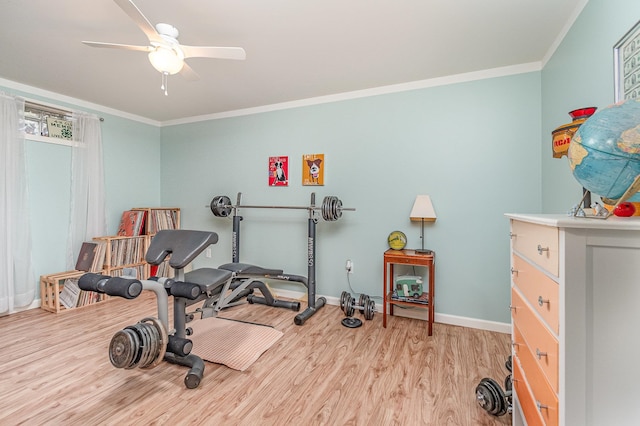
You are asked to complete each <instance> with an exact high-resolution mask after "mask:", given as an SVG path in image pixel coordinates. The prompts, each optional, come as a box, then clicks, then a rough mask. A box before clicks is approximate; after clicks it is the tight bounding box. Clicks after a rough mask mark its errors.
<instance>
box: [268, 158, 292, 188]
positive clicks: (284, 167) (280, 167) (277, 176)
mask: <svg viewBox="0 0 640 426" xmlns="http://www.w3.org/2000/svg"><path fill="white" fill-rule="evenodd" d="M269 186H289V157H286V156H285V157H282V156H280V157H269Z"/></svg>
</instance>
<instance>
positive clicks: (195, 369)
mask: <svg viewBox="0 0 640 426" xmlns="http://www.w3.org/2000/svg"><path fill="white" fill-rule="evenodd" d="M217 241H218V235H217V234H216V233H215V232H205V231H192V230H163V231H160V232H158V233H157V234H156V235H155V236H154V237H153V239H152V240H151V244H150V245H149V248H148V250H147V253H146V255H145V260H146V261H147V262H148V263H149V264H151V265H159V264H160V263H162V262H164V261H165V259H167V257H169V259H168V262H169V266H171V267H172V268H173V270H174V272H175V277H174V278H166V277H152V278H150V279H148V280H139V279H136V278H131V277H111V276H108V275H101V274H94V273H87V274H84V275H83V276H82V277H80V280H79V283H78V284H79V287H80V288H81V289H82V290H88V291H95V292H98V293H105V294H108V295H111V296H119V297H124V298H126V299H134V298H136V297H138V296H139V295H140V293H141V292H142V290H150V291H153V292H154V293H155V295H156V298H157V308H158V319H156V318H144V319H142V320H141V321H140V322H138V323H137V324H134V325H132V326H129V327H126V328H125V329H124V330H121V331H118V332H117V333H116V334H115V335H114V336H113V338H112V340H111V344H110V346H109V358H110V360H111V363H112V364H113V365H114V366H115V367H117V368H134V367H136V366H138V367H141V368H152V367H155V366H156V365H158V364H159V363H160V361H161V360H162V359H164V360H166V361H168V362H171V363H174V364H179V365H183V366H186V367H189V368H190V370H189V372H188V373H187V375H186V377H185V379H184V382H185V385H186V387H187V388H189V389H193V388H196V387H198V385H199V384H200V381H201V379H202V376H203V374H204V362H203V361H202V359H201V358H200V357H198V356H196V355H194V354H191V350H192V347H193V343H192V342H191V340H190V339H188V338H187V336H188V335H190V334H191V329H190V328H188V327H187V323H188V322H189V321H191V320H193V319H194V318H195V315H196V314H197V313H199V314H200V315H201V317H202V318H206V317H212V316H216V315H217V313H218V312H219V311H220V310H222V309H224V308H227V307H230V306H234V305H237V304H239V303H243V301H242V300H241V299H243V298H244V297H246V296H251V295H253V294H252V293H253V290H254V289H255V288H258V289H259V290H260V292H261V293H262V295H263V297H261V298H257V297H256V298H254V299H258V300H257V301H256V300H254V301H253V303H264V304H267V305H269V306H276V307H284V308H288V309H293V310H299V309H300V304H299V302H287V301H278V300H275V299H274V298H273V296H272V294H271V292H270V291H269V289H268V287H267V286H266V285H265V284H264V283H262V282H261V281H259V280H257V279H252V278H245V277H244V276H243V275H242V273H241V271H242V270H241V269H238V268H236V269H235V270H234V269H233V268H228V269H223V268H198V269H195V270H193V271H190V272H187V273H185V272H184V268H185V267H186V266H187V265H189V264H190V263H191V262H192V261H193V260H194V259H195V258H196V257H197V256H198V255H199V254H200V253H202V252H203V251H204V250H205V249H206V248H207V247H209V246H210V245H212V244H215V243H217ZM254 268H257V269H253V271H258V270H260V271H262V272H269V273H273V272H278V271H274V270H266V269H262V268H258V267H254ZM280 272H281V271H280ZM267 275H269V274H267ZM168 296H173V329H169V318H168V317H169V315H168V312H169V302H168ZM201 301H204V303H203V305H202V307H201V308H198V309H196V310H195V311H194V312H191V313H187V307H188V306H191V305H194V304H196V303H198V302H201Z"/></svg>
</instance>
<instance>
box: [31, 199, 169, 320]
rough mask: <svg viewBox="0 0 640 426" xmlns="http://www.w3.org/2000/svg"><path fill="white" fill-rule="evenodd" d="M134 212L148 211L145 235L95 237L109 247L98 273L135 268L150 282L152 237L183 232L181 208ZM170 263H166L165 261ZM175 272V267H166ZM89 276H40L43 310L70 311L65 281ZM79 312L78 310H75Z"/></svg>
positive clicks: (72, 273) (70, 273)
mask: <svg viewBox="0 0 640 426" xmlns="http://www.w3.org/2000/svg"><path fill="white" fill-rule="evenodd" d="M132 210H144V211H146V212H147V214H146V218H145V225H144V234H143V235H139V236H134V237H128V236H119V235H117V236H105V237H95V238H93V240H94V241H103V242H104V243H105V244H106V247H105V251H106V253H105V260H104V265H102V270H101V271H98V272H97V273H101V274H105V275H111V276H114V277H115V276H121V275H122V274H123V273H124V269H125V268H134V269H136V272H137V277H138V278H140V279H147V278H149V276H150V272H151V271H150V269H151V268H150V265H149V264H148V263H147V262H145V260H144V256H145V254H146V252H147V248H148V247H149V243H150V242H151V238H153V236H154V235H155V234H156V233H157V232H158V231H160V230H164V229H180V209H179V208H177V207H136V208H134V209H132ZM165 263H166V262H165ZM164 270H167V271H171V268H168V267H167V268H164ZM84 274H86V272H84V271H66V272H58V273H55V274H49V275H42V276H41V277H40V298H41V302H40V307H41V308H42V309H44V310H45V311H48V312H54V313H60V312H66V311H70V310H72V309H66V308H65V307H64V305H62V304H61V302H60V292H61V291H62V289H63V288H64V282H65V280H66V279H68V278H79V277H81V276H82V275H84ZM95 299H96V300H98V301H97V302H93V303H90V304H87V305H84V306H82V307H85V306H90V305H91V304H95V303H102V302H103V301H106V300H108V296H106V295H104V294H103V295H100V296H96V297H95ZM74 309H78V308H74Z"/></svg>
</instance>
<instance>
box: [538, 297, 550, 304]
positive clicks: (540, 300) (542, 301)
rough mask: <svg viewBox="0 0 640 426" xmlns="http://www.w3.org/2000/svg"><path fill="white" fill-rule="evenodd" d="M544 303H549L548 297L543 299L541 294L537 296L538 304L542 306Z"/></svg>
mask: <svg viewBox="0 0 640 426" xmlns="http://www.w3.org/2000/svg"><path fill="white" fill-rule="evenodd" d="M545 303H546V304H547V305H549V299H547V300H544V299H543V298H542V296H538V305H540V306H542V305H544V304H545Z"/></svg>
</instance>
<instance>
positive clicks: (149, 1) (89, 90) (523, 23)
mask: <svg viewBox="0 0 640 426" xmlns="http://www.w3.org/2000/svg"><path fill="white" fill-rule="evenodd" d="M586 1H588V0H386V1H384V0H226V1H223V0H181V1H178V0H134V2H135V4H136V5H137V6H138V8H139V9H140V10H141V11H142V12H143V13H144V14H145V15H146V17H147V18H148V20H149V21H150V22H151V23H152V24H154V25H155V24H156V23H158V22H164V23H169V24H172V25H174V26H176V27H177V28H178V29H179V30H180V37H179V40H180V42H181V43H183V44H188V45H213V46H238V47H243V48H244V49H245V51H246V53H247V59H246V60H245V61H233V60H218V59H202V58H192V59H189V60H187V62H188V64H189V65H190V66H191V68H193V69H194V70H195V71H196V72H197V73H198V74H199V75H200V77H201V78H200V80H198V81H195V82H192V81H187V80H185V79H184V78H182V77H181V76H180V75H175V76H171V77H169V85H168V87H169V96H164V94H163V92H162V91H161V90H160V84H161V76H160V73H158V72H157V71H156V70H155V69H154V68H153V67H152V66H151V64H150V63H149V61H148V59H147V55H146V54H145V53H144V52H134V51H123V50H115V49H96V48H91V47H88V46H85V45H84V44H82V43H81V41H82V40H91V41H103V42H114V43H122V44H137V45H147V44H148V42H147V38H146V36H145V35H144V33H143V32H142V31H141V30H140V29H139V28H138V27H137V26H136V25H135V24H134V23H133V21H132V20H131V19H130V18H129V17H128V16H127V15H126V14H125V13H124V12H123V11H122V10H121V9H120V8H119V7H118V6H117V4H116V3H114V2H113V0H89V1H88V0H59V1H55V2H54V1H51V0H0V52H1V56H0V78H2V79H5V80H10V81H12V82H16V83H21V84H26V85H29V86H32V87H36V88H39V89H43V90H46V91H50V92H55V93H59V94H62V95H65V96H68V97H72V98H76V99H80V100H83V101H87V102H90V103H94V104H98V105H102V106H105V107H108V108H112V109H116V110H119V111H124V112H127V113H130V114H134V115H137V116H140V117H145V118H148V119H150V120H154V121H159V122H166V121H170V120H178V119H181V118H185V117H194V116H200V115H208V114H214V113H221V112H226V111H234V110H240V109H245V108H252V107H260V106H266V105H272V104H278V103H283V102H290V101H297V100H301V99H308V98H315V97H320V96H326V95H333V94H340V93H345V92H351V91H357V90H363V89H370V88H376V87H382V86H388V85H395V84H401V83H407V82H416V81H422V80H428V79H433V78H438V77H444V76H451V75H457V74H462V73H467V72H473V71H480V70H488V69H492V68H498V67H506V66H511V65H519V64H529V63H541V62H542V61H543V60H544V59H545V55H548V54H549V52H551V51H552V50H553V49H554V45H555V44H556V43H557V42H558V40H559V39H560V38H561V37H562V36H563V34H564V31H566V29H567V28H568V26H569V25H570V24H571V23H572V21H573V19H575V16H576V15H577V13H578V12H579V11H580V10H581V9H582V8H583V7H584V4H585V3H586Z"/></svg>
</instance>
